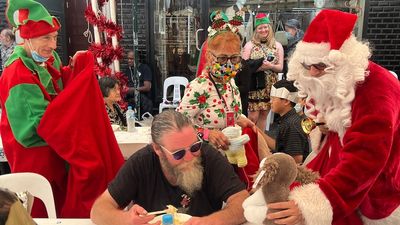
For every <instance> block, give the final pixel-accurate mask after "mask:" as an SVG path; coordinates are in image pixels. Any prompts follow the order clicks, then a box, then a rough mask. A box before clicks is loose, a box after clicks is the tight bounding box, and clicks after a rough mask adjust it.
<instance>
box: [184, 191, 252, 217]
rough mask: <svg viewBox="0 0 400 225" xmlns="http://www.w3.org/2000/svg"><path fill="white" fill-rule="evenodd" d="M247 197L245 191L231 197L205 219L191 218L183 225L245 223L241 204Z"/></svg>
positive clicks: (247, 194)
mask: <svg viewBox="0 0 400 225" xmlns="http://www.w3.org/2000/svg"><path fill="white" fill-rule="evenodd" d="M247 197H249V193H248V192H247V191H245V190H243V191H240V192H238V193H236V194H233V195H231V196H230V197H229V198H228V200H227V202H226V205H225V207H224V208H223V209H222V210H220V211H218V212H215V213H213V214H211V215H208V216H205V217H192V218H191V219H190V220H189V221H188V222H187V223H185V225H202V224H207V225H238V224H242V223H244V222H245V221H246V219H245V218H244V215H243V208H242V203H243V201H244V200H245V199H246V198H247Z"/></svg>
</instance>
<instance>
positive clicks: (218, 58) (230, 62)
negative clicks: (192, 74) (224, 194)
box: [177, 12, 265, 187]
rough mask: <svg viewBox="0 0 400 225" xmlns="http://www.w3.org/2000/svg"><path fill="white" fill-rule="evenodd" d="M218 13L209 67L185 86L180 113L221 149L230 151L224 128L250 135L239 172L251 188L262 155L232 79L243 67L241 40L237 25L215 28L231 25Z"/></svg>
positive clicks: (211, 36) (209, 45)
mask: <svg viewBox="0 0 400 225" xmlns="http://www.w3.org/2000/svg"><path fill="white" fill-rule="evenodd" d="M218 13H220V14H218V15H216V16H215V17H214V18H213V19H214V20H213V21H214V22H213V27H212V28H213V29H209V39H208V42H207V51H206V67H205V69H204V70H203V72H202V74H201V75H200V76H198V77H197V78H195V79H194V80H193V81H192V82H190V84H189V85H188V86H187V87H186V89H185V94H184V97H183V98H182V102H181V103H180V105H179V107H178V108H177V111H179V112H182V113H183V114H185V115H186V116H188V117H189V118H190V119H192V121H193V122H194V124H195V125H196V126H197V127H198V128H199V131H200V133H201V135H202V136H203V139H205V140H207V141H209V142H210V143H211V144H212V145H214V146H215V147H216V148H218V149H220V150H227V149H228V148H229V144H230V143H229V140H228V138H227V137H226V136H225V135H224V134H223V133H222V132H221V130H222V129H224V128H226V127H227V126H234V125H235V124H237V125H239V126H241V127H242V128H244V129H243V133H246V132H247V134H248V135H249V136H250V142H249V143H247V144H246V145H245V149H246V157H247V161H248V163H247V166H245V167H243V169H239V170H238V171H237V172H238V173H239V176H240V177H241V178H242V180H243V181H245V183H247V184H248V187H249V186H250V185H251V178H250V175H253V174H254V173H255V172H256V171H257V170H258V164H259V158H260V157H263V156H259V152H258V141H257V140H258V138H257V136H258V134H257V132H256V127H255V124H254V123H252V122H251V121H250V120H249V119H247V118H246V117H244V116H242V109H241V108H242V105H241V101H240V93H239V89H238V87H237V86H236V84H235V81H234V79H232V78H234V77H235V75H236V73H237V72H239V71H240V68H241V55H240V54H241V41H240V37H239V36H238V34H237V33H236V32H235V27H234V26H227V25H225V27H216V26H217V25H216V24H218V23H219V24H220V25H221V24H224V23H226V24H228V22H227V19H226V20H225V19H224V14H223V13H222V12H218ZM264 150H265V149H264Z"/></svg>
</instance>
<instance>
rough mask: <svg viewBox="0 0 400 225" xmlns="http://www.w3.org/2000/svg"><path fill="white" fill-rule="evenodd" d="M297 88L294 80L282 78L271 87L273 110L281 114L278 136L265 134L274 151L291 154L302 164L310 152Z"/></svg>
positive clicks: (269, 145)
mask: <svg viewBox="0 0 400 225" xmlns="http://www.w3.org/2000/svg"><path fill="white" fill-rule="evenodd" d="M296 102H297V88H296V87H295V86H294V85H293V82H291V81H287V80H280V81H278V82H276V83H275V84H274V85H273V86H272V89H271V110H272V112H274V113H277V114H279V115H280V118H279V121H278V133H277V136H276V138H273V137H270V136H268V135H267V134H265V135H264V138H265V140H266V141H267V144H268V147H270V148H271V149H272V150H273V151H274V152H283V153H286V154H288V155H291V156H292V157H293V158H294V159H295V161H296V162H297V163H299V164H301V163H302V162H303V161H304V159H305V158H306V157H307V155H308V153H309V142H308V137H307V135H306V134H305V133H304V131H303V129H302V128H301V120H302V117H301V116H300V115H299V114H297V113H296V110H295V109H294V106H295V105H296Z"/></svg>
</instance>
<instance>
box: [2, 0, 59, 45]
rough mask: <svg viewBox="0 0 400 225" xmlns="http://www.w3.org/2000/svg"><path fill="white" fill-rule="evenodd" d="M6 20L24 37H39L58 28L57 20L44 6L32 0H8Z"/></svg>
mask: <svg viewBox="0 0 400 225" xmlns="http://www.w3.org/2000/svg"><path fill="white" fill-rule="evenodd" d="M6 14H7V19H8V22H9V23H10V24H11V25H12V26H13V27H15V28H17V29H18V30H19V35H20V36H21V37H22V38H24V39H30V38H35V37H40V36H43V35H45V34H48V33H51V32H54V31H57V30H58V29H60V23H59V22H58V20H57V19H56V18H55V17H54V16H51V15H50V14H49V12H48V11H47V10H46V8H44V6H43V5H42V4H40V3H38V2H36V1H33V0H23V1H21V0H8V4H7V9H6Z"/></svg>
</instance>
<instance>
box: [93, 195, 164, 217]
mask: <svg viewBox="0 0 400 225" xmlns="http://www.w3.org/2000/svg"><path fill="white" fill-rule="evenodd" d="M146 214H147V211H146V210H145V209H143V208H142V207H141V206H139V205H136V204H135V205H133V206H132V208H130V209H129V210H128V211H126V210H123V209H120V208H119V206H118V204H117V202H116V201H115V200H114V199H113V198H112V196H111V195H110V193H109V192H108V190H106V191H105V192H104V193H103V194H102V195H101V196H100V197H99V198H98V199H97V200H96V201H95V202H94V204H93V206H92V210H91V211H90V219H91V220H92V221H93V222H94V223H95V224H97V225H140V224H147V223H148V222H150V221H151V220H152V219H154V215H146ZM155 224H160V221H159V222H157V223H155Z"/></svg>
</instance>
